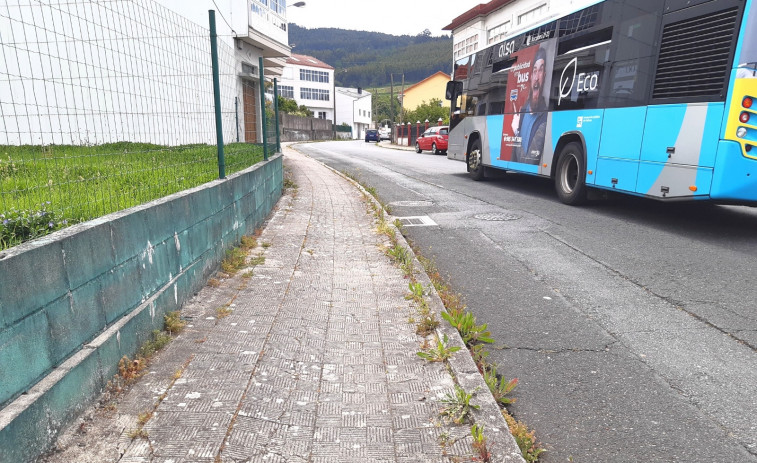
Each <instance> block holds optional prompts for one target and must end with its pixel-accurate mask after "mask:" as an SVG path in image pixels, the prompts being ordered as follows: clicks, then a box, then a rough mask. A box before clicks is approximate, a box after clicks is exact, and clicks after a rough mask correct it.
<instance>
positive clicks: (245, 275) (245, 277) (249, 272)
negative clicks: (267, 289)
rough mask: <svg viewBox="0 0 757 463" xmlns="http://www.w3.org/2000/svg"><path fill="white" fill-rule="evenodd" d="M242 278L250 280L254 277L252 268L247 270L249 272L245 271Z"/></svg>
mask: <svg viewBox="0 0 757 463" xmlns="http://www.w3.org/2000/svg"><path fill="white" fill-rule="evenodd" d="M242 278H244V279H245V280H249V279H250V278H252V270H249V271H247V272H244V273H243V274H242Z"/></svg>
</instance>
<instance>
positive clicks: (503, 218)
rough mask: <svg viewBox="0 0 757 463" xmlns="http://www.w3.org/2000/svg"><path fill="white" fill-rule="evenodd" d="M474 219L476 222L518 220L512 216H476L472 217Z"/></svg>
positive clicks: (494, 214)
mask: <svg viewBox="0 0 757 463" xmlns="http://www.w3.org/2000/svg"><path fill="white" fill-rule="evenodd" d="M473 218H474V219H478V220H486V221H489V222H507V221H509V220H518V219H520V217H518V216H517V215H513V214H496V213H493V214H476V215H474V216H473Z"/></svg>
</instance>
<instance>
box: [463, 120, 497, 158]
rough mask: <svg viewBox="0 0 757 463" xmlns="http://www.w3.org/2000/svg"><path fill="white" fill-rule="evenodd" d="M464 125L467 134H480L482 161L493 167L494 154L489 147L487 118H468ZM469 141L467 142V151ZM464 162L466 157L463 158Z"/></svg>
mask: <svg viewBox="0 0 757 463" xmlns="http://www.w3.org/2000/svg"><path fill="white" fill-rule="evenodd" d="M463 124H464V125H465V133H468V134H472V133H474V132H478V134H479V135H480V136H481V160H482V161H483V163H484V165H485V166H490V165H492V158H493V156H492V154H491V150H492V147H491V145H487V143H486V142H487V127H486V116H475V117H474V116H468V117H466V118H465V120H464V121H463ZM469 140H470V138H469V139H468V140H466V141H465V145H466V149H467V144H468V141H469ZM463 160H465V156H463Z"/></svg>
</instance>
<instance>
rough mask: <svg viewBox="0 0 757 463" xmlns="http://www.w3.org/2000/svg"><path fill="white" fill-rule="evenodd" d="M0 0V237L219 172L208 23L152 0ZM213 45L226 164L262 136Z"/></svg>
mask: <svg viewBox="0 0 757 463" xmlns="http://www.w3.org/2000/svg"><path fill="white" fill-rule="evenodd" d="M2 3H3V5H0V119H1V121H2V122H0V124H2V125H0V249H4V248H7V247H10V246H14V245H16V244H18V243H21V242H23V241H25V240H28V239H31V238H34V237H37V236H40V235H43V234H46V233H49V232H50V231H54V230H57V229H60V228H63V227H65V226H67V225H71V224H73V223H76V222H81V221H86V220H89V219H92V218H95V217H99V216H102V215H104V214H108V213H111V212H115V211H118V210H122V209H124V208H128V207H131V206H135V205H138V204H142V203H144V202H147V201H150V200H153V199H156V198H160V197H163V196H165V195H168V194H171V193H174V192H177V191H181V190H184V189H187V188H190V187H193V186H197V185H200V184H202V183H205V182H207V181H210V180H213V179H215V178H217V177H218V171H219V169H218V164H217V146H216V124H215V113H214V111H215V107H214V101H213V78H212V62H211V51H210V35H209V30H208V28H207V27H203V26H201V25H198V24H195V23H193V22H191V21H189V20H188V19H186V18H184V17H182V16H180V15H178V14H176V13H174V12H173V11H171V10H169V9H167V8H165V7H163V6H161V5H159V4H158V3H155V2H153V1H152V0H117V1H108V0H106V1H102V0H101V1H95V0H77V1H71V0H14V1H13V2H2ZM218 56H219V59H218V61H219V74H220V93H221V107H222V110H223V112H222V122H223V123H222V127H223V138H224V140H225V142H226V143H227V145H226V146H225V147H224V148H225V149H224V152H225V165H226V173H227V174H229V173H232V172H235V171H238V170H241V169H244V168H247V167H249V166H251V165H252V164H254V163H255V162H258V161H260V160H262V158H263V149H262V147H261V145H260V144H255V143H243V141H244V140H248V141H249V140H251V139H252V140H255V139H256V138H257V139H258V141H259V140H262V137H255V136H254V134H253V135H252V136H251V135H250V133H249V132H250V130H252V131H253V132H254V131H255V130H256V128H255V127H256V125H255V124H254V123H252V122H251V121H249V120H246V121H245V113H244V112H245V110H243V109H242V107H241V106H242V100H245V99H248V94H247V93H246V91H245V89H244V84H243V82H242V81H240V80H239V79H238V78H237V75H238V72H239V70H238V69H237V67H238V66H239V64H238V60H237V59H236V58H235V52H234V49H233V47H232V46H229V45H228V44H227V43H224V42H221V43H219V44H218ZM258 101H259V100H258ZM244 103H248V102H244ZM258 104H259V103H258ZM247 106H249V104H247ZM257 112H258V114H260V113H261V112H262V111H261V110H258V111H257ZM260 125H262V124H259V123H258V126H260ZM267 126H268V127H267V128H268V130H269V131H272V130H274V131H275V122H274V121H273V120H271V121H270V122H269V123H268V124H267ZM250 127H252V128H250ZM245 131H246V132H245ZM240 132H241V133H242V135H241V136H240V135H239V134H240ZM275 138H276V137H275V132H274V133H273V135H271V136H269V146H272V145H270V144H271V140H274V144H275ZM238 142H239V143H238Z"/></svg>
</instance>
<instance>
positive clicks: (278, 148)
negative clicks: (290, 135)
mask: <svg viewBox="0 0 757 463" xmlns="http://www.w3.org/2000/svg"><path fill="white" fill-rule="evenodd" d="M273 110H274V116H275V117H276V152H277V153H281V132H280V131H279V81H278V79H276V78H275V77H274V78H273Z"/></svg>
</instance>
